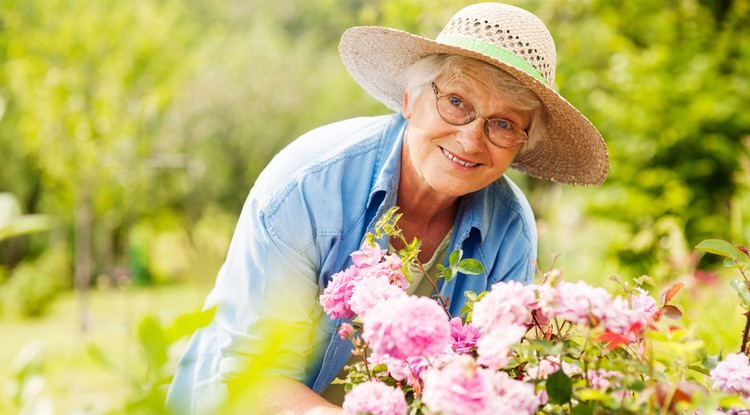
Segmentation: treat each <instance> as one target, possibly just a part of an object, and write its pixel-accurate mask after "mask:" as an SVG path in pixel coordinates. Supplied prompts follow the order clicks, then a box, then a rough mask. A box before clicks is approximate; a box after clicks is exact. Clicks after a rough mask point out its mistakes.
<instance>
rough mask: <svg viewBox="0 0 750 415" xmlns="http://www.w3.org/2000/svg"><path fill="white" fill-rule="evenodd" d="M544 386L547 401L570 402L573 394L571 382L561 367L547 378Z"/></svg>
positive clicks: (559, 403)
mask: <svg viewBox="0 0 750 415" xmlns="http://www.w3.org/2000/svg"><path fill="white" fill-rule="evenodd" d="M546 388H547V395H548V396H549V401H550V402H552V403H555V404H558V405H563V404H566V403H568V402H570V398H571V397H572V396H573V382H572V381H571V380H570V378H569V377H568V375H566V374H565V372H563V371H562V369H561V370H558V371H557V372H555V373H553V374H551V375H550V376H549V378H547V385H546Z"/></svg>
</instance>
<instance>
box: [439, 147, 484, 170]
mask: <svg viewBox="0 0 750 415" xmlns="http://www.w3.org/2000/svg"><path fill="white" fill-rule="evenodd" d="M440 149H441V150H442V151H443V155H445V157H447V158H448V159H449V160H450V161H452V162H454V163H458V164H460V165H462V166H464V167H474V166H476V165H478V164H479V163H472V162H470V161H466V160H461V159H460V158H458V157H456V156H455V155H453V154H452V153H450V152H449V151H448V150H446V149H444V148H442V147H441V148H440Z"/></svg>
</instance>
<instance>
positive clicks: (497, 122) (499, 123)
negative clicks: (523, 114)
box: [492, 118, 513, 130]
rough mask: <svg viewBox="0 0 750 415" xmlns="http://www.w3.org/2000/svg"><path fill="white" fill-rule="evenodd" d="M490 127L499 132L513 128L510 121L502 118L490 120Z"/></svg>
mask: <svg viewBox="0 0 750 415" xmlns="http://www.w3.org/2000/svg"><path fill="white" fill-rule="evenodd" d="M492 125H494V126H495V127H496V128H499V129H501V130H510V129H512V128H513V124H511V123H510V121H508V120H504V119H502V118H496V119H494V120H492Z"/></svg>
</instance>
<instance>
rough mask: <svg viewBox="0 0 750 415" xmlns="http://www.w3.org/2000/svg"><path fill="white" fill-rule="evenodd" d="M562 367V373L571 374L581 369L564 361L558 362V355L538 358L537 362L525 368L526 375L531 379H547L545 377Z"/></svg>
mask: <svg viewBox="0 0 750 415" xmlns="http://www.w3.org/2000/svg"><path fill="white" fill-rule="evenodd" d="M560 368H562V370H563V373H565V374H566V375H568V376H572V375H574V374H576V373H578V372H580V371H581V369H579V368H578V367H577V366H575V365H572V364H570V363H568V362H566V361H564V360H563V361H562V364H560V357H559V356H546V357H544V358H543V359H540V360H539V364H538V365H536V366H534V367H530V368H529V369H527V370H526V376H528V377H530V378H532V379H547V377H548V376H549V375H551V374H553V373H555V372H557V371H558V370H560Z"/></svg>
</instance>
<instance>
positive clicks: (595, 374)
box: [586, 369, 623, 392]
mask: <svg viewBox="0 0 750 415" xmlns="http://www.w3.org/2000/svg"><path fill="white" fill-rule="evenodd" d="M586 376H587V377H588V379H589V383H590V384H591V387H592V388H593V389H596V390H598V391H601V392H606V391H607V390H608V389H609V388H610V387H618V386H619V385H620V380H621V379H622V376H623V375H622V373H620V372H616V371H613V370H604V369H599V370H589V371H588V372H587V375H586Z"/></svg>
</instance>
